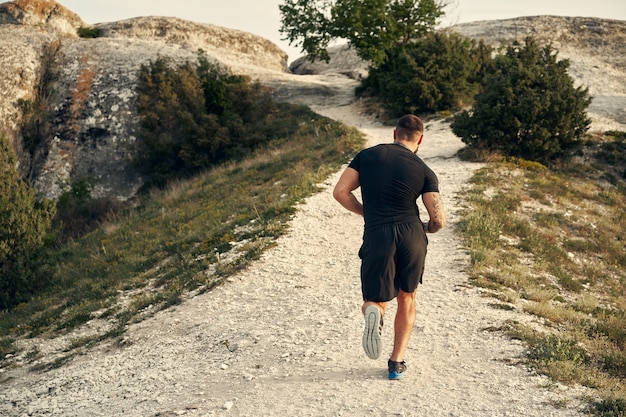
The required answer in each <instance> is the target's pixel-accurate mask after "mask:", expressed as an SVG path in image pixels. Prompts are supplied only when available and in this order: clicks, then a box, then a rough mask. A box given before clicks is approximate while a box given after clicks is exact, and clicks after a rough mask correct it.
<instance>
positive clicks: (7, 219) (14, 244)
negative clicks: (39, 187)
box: [0, 136, 55, 311]
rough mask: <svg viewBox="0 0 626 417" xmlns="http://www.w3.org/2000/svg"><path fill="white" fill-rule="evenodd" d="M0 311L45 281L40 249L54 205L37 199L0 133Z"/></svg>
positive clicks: (46, 277)
mask: <svg viewBox="0 0 626 417" xmlns="http://www.w3.org/2000/svg"><path fill="white" fill-rule="evenodd" d="M0 167H2V169H0V189H2V193H0V311H1V310H5V309H9V308H11V307H13V306H15V305H16V304H17V303H19V302H22V301H26V300H28V299H29V298H30V297H31V296H32V294H34V293H36V292H37V291H38V290H40V289H41V288H43V287H45V286H46V285H47V284H48V276H47V273H46V272H47V271H45V265H42V260H43V256H44V255H43V249H44V247H45V246H46V242H47V241H48V240H49V239H50V236H51V230H52V228H51V225H52V218H53V217H54V214H55V205H54V203H53V202H51V201H45V200H44V201H37V199H36V198H35V191H34V190H33V189H32V188H30V187H29V186H28V185H27V184H26V183H25V182H24V181H22V179H21V178H20V177H19V174H18V172H17V169H16V159H15V154H14V152H13V150H12V149H11V147H10V145H9V142H8V140H7V139H6V138H5V137H4V136H0Z"/></svg>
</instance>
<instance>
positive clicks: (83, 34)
mask: <svg viewBox="0 0 626 417" xmlns="http://www.w3.org/2000/svg"><path fill="white" fill-rule="evenodd" d="M76 34H77V35H78V36H79V37H80V38H87V39H94V38H98V37H100V29H98V28H94V27H85V26H81V27H79V28H78V29H77V30H76Z"/></svg>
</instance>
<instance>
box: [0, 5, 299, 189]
mask: <svg viewBox="0 0 626 417" xmlns="http://www.w3.org/2000/svg"><path fill="white" fill-rule="evenodd" d="M0 22H1V23H2V24H0V65H2V68H3V69H4V71H3V72H2V73H0V134H2V133H3V134H5V135H7V136H9V138H11V140H12V143H13V144H14V148H15V149H16V151H17V153H18V155H19V160H20V172H21V173H22V175H23V176H25V177H28V179H29V180H30V182H31V183H32V184H33V185H34V186H35V188H36V189H37V191H38V192H39V193H40V195H42V196H45V197H48V198H56V197H58V195H59V194H60V193H61V192H62V188H63V184H69V183H71V181H73V180H75V179H77V178H81V177H85V176H88V177H91V178H94V179H96V180H97V185H96V188H95V189H94V197H99V196H113V197H116V198H118V199H122V200H123V199H126V198H128V197H131V196H133V195H134V194H135V193H136V191H137V190H138V188H139V187H140V186H141V185H142V183H143V180H142V178H141V177H140V176H139V175H138V173H137V172H136V171H135V169H134V168H133V167H132V165H131V164H129V160H130V156H131V154H132V145H133V143H134V141H135V140H136V131H137V113H136V110H135V103H134V98H135V85H136V79H137V73H138V70H139V69H140V66H141V65H142V64H145V63H147V62H149V61H151V60H155V59H156V58H157V57H159V56H160V57H169V58H171V59H172V60H174V61H179V62H182V61H193V60H195V59H196V58H197V52H198V50H199V49H202V50H204V51H205V53H206V55H207V56H208V58H209V59H211V60H212V61H214V62H216V63H219V64H221V65H222V66H224V67H226V68H228V69H229V70H230V71H232V72H233V73H238V74H247V75H250V76H253V77H258V76H260V75H262V74H263V73H266V72H270V73H286V72H288V69H287V54H286V53H285V52H284V51H282V50H281V49H280V48H278V47H277V46H276V45H274V44H273V43H271V42H270V41H268V40H266V39H264V38H261V37H258V36H255V35H252V34H250V33H246V32H242V31H237V30H231V29H226V28H221V27H218V26H213V25H208V24H199V23H194V22H189V21H185V20H181V19H176V18H163V17H141V18H137V19H130V20H124V21H121V22H114V23H106V24H100V25H95V28H96V29H98V30H99V31H100V35H99V37H97V38H95V39H83V38H79V37H78V36H77V35H76V29H77V28H79V27H81V26H84V23H83V22H82V20H81V19H80V18H79V17H78V16H77V15H75V14H74V13H72V12H70V11H69V10H67V9H65V8H64V7H63V6H61V5H59V4H57V3H55V2H54V1H44V0H19V1H14V2H10V3H3V4H2V5H0ZM45 57H50V58H51V59H50V60H46V59H44V58H45ZM46 62H48V63H49V65H47V66H48V67H45V66H46V65H45V63H46ZM46 71H49V72H50V73H51V74H52V75H53V76H52V82H51V84H50V85H43V80H42V76H43V74H44V73H46ZM44 90H45V91H44ZM41 94H44V95H45V94H48V95H49V97H46V100H47V101H48V103H47V104H48V105H47V108H48V109H49V110H48V114H47V120H48V123H47V124H46V127H45V137H44V138H43V139H44V140H43V141H42V143H40V144H39V145H38V147H37V148H36V150H35V151H34V152H32V153H31V152H26V151H25V150H24V149H22V147H21V146H20V145H21V142H22V141H21V137H20V126H21V125H22V123H23V112H22V109H23V108H24V105H25V103H33V102H35V101H36V100H38V99H40V97H38V95H41Z"/></svg>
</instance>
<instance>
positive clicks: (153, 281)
mask: <svg viewBox="0 0 626 417" xmlns="http://www.w3.org/2000/svg"><path fill="white" fill-rule="evenodd" d="M283 120H284V122H285V123H288V124H290V125H291V126H294V127H295V128H294V129H292V130H293V131H295V132H296V133H294V134H293V135H292V136H290V137H286V138H284V139H282V140H281V141H280V142H278V141H277V142H275V143H273V144H269V145H268V146H266V147H264V148H262V149H257V150H256V151H255V152H253V153H251V154H250V155H249V157H248V158H246V159H244V160H241V161H237V162H230V163H227V164H224V165H221V166H219V167H216V168H214V169H211V170H210V171H207V172H205V173H202V174H201V175H197V176H195V177H193V178H191V179H188V180H184V181H183V180H179V181H174V182H172V183H170V184H169V186H167V187H166V188H164V189H161V190H154V191H152V192H150V193H149V194H148V195H145V196H143V197H142V198H141V201H137V204H136V205H135V207H133V208H128V209H127V210H126V211H124V212H119V213H118V214H117V215H116V218H115V219H113V220H111V221H108V222H106V223H104V224H102V225H101V226H100V227H98V228H97V229H95V230H93V231H91V232H90V233H88V234H87V235H84V236H82V237H80V238H78V239H76V240H75V241H74V242H72V243H70V244H67V245H66V246H63V247H61V248H59V249H58V250H56V251H55V252H54V253H51V254H50V257H49V260H48V263H49V269H50V271H51V274H52V275H53V282H54V285H53V286H52V287H51V288H50V289H49V290H48V291H47V292H45V293H43V294H40V295H39V296H38V297H37V298H36V299H32V300H31V301H30V302H28V303H23V304H21V305H19V306H17V307H16V308H14V309H13V310H11V311H2V312H0V358H2V359H0V361H3V360H4V358H5V357H6V355H7V354H9V353H12V354H14V353H16V346H15V343H14V342H15V340H16V339H17V338H19V337H34V336H45V337H52V336H54V335H58V334H64V333H68V332H69V331H71V330H73V329H79V328H80V327H81V326H82V325H83V324H84V323H86V322H88V321H91V320H101V321H103V322H107V321H108V322H110V325H109V326H108V327H106V326H105V328H104V330H102V332H100V333H99V334H97V335H90V336H88V337H78V338H77V339H75V341H74V342H72V344H71V345H72V346H70V347H69V348H70V349H76V348H78V347H80V346H90V345H92V344H94V343H98V342H100V341H101V340H104V339H109V338H115V337H118V336H119V335H120V333H121V331H122V329H124V327H125V326H126V325H127V324H128V323H131V322H133V321H138V320H142V319H144V318H145V317H147V316H150V315H151V314H154V312H156V311H158V310H160V309H163V308H167V307H169V306H172V305H176V304H179V303H180V302H181V301H182V300H184V298H185V297H187V296H189V295H190V294H194V293H199V292H204V291H208V290H210V289H211V288H213V287H215V286H216V285H220V284H221V283H222V282H223V281H224V279H225V278H226V277H228V276H230V275H232V274H234V273H236V272H237V271H240V270H241V269H243V268H245V267H246V266H247V265H248V264H249V263H250V261H252V260H255V259H258V258H259V256H260V255H261V254H262V253H263V251H265V250H267V249H268V248H270V247H272V246H273V245H274V242H275V240H276V239H277V238H278V237H279V236H281V235H282V234H284V233H285V232H286V230H287V228H288V225H289V221H290V220H291V218H292V216H293V214H294V213H295V211H296V209H295V206H296V204H297V203H298V202H300V201H302V200H303V199H304V198H306V197H308V196H310V195H312V194H314V193H316V192H318V191H319V189H320V188H319V184H320V183H322V182H323V181H324V180H325V179H326V178H327V177H328V175H330V174H331V173H333V172H336V171H337V170H338V169H339V168H340V167H341V165H342V164H344V163H345V162H346V161H347V160H349V158H350V157H351V156H353V155H354V154H355V153H356V152H357V151H358V150H359V149H361V147H362V146H363V143H364V138H363V137H362V135H361V134H360V133H359V132H358V131H357V130H355V129H352V128H348V127H346V126H344V125H342V124H340V123H337V122H335V121H332V120H330V119H328V118H324V117H321V116H319V115H317V114H315V113H313V112H311V111H310V110H308V109H306V108H304V109H303V108H302V106H294V107H293V108H292V110H287V111H286V113H285V114H284V115H283ZM61 362H63V360H61ZM1 365H2V362H0V366H1Z"/></svg>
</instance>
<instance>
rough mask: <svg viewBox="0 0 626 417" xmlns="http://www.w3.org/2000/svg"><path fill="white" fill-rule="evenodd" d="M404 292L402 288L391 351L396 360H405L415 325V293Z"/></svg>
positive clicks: (392, 358) (398, 298)
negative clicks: (405, 353)
mask: <svg viewBox="0 0 626 417" xmlns="http://www.w3.org/2000/svg"><path fill="white" fill-rule="evenodd" d="M416 292H417V291H413V292H411V293H409V292H404V291H402V290H400V293H399V294H398V297H397V300H398V311H397V312H396V319H395V321H394V331H395V334H394V338H393V352H392V353H391V357H390V358H389V359H391V360H392V361H394V362H402V361H404V352H405V351H406V348H407V346H408V345H409V340H410V339H411V333H412V332H413V326H414V325H415V314H416V312H415V293H416Z"/></svg>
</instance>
